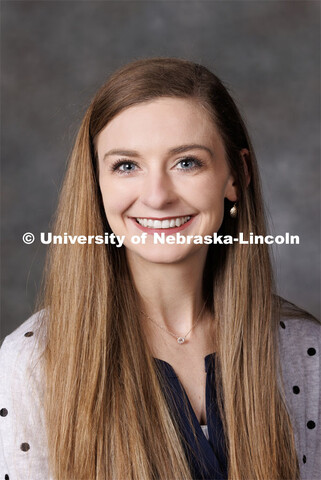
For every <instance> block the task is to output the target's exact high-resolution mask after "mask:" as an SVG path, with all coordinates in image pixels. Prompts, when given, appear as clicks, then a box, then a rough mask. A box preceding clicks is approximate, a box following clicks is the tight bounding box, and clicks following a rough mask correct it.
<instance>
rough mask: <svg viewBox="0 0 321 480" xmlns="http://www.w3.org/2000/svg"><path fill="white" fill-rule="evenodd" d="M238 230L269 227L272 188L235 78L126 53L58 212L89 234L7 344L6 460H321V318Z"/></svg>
mask: <svg viewBox="0 0 321 480" xmlns="http://www.w3.org/2000/svg"><path fill="white" fill-rule="evenodd" d="M241 233H242V234H243V238H244V239H248V238H249V236H250V234H251V233H252V234H253V235H263V236H264V235H265V234H266V227H265V220H264V212H263V206H262V197H261V191H260V183H259V176H258V171H257V165H256V160H255V155H254V151H253V148H252V145H251V142H250V139H249V136H248V133H247V131H246V127H245V125H244V122H243V121H242V118H241V116H240V114H239V112H238V110H237V107H236V106H235V103H234V102H233V100H232V98H231V97H230V95H229V93H228V92H227V90H226V88H225V87H224V86H223V85H222V83H221V82H220V80H219V79H218V78H217V77H216V76H215V75H214V74H213V73H211V72H209V71H208V70H207V69H206V68H205V67H203V66H200V65H197V64H194V63H192V62H188V61H185V60H179V59H170V58H154V59H153V58H152V59H146V60H140V61H136V62H134V63H132V64H129V65H127V66H125V67H124V68H122V69H121V70H119V71H117V72H116V73H115V74H114V75H112V77H111V78H110V79H109V80H108V82H107V83H106V84H105V85H104V86H103V87H102V88H101V90H100V91H99V92H98V93H97V95H96V96H95V98H94V100H93V102H92V103H91V105H90V107H89V108H88V110H87V113H86V114H85V117H84V120H83V122H82V125H81V127H80V131H79V134H78V137H77V140H76V143H75V147H74V150H73V153H72V156H71V159H70V163H69V167H68V171H67V175H66V179H65V182H64V185H63V189H62V192H61V197H60V202H59V207H58V211H57V215H56V220H55V226H54V234H55V235H61V236H62V237H63V236H64V235H65V234H68V235H72V236H80V235H84V236H87V238H88V239H89V236H91V240H90V241H89V240H88V241H87V243H83V244H82V243H77V242H76V243H66V244H55V245H52V246H51V249H50V251H49V257H48V264H47V269H46V276H45V288H44V295H43V300H42V303H41V305H40V306H38V309H39V310H40V312H39V313H37V314H35V315H34V316H33V317H31V318H30V319H29V320H28V321H27V322H25V323H24V324H23V325H22V326H21V327H19V328H18V329H17V330H16V331H15V332H14V333H12V334H11V335H9V336H8V337H7V338H6V339H5V341H4V344H3V346H2V349H1V375H2V377H3V378H2V386H1V405H0V408H1V418H0V420H1V422H0V428H1V437H2V442H3V447H2V451H3V466H1V469H2V470H1V475H2V477H1V478H5V479H11V480H17V479H19V480H20V479H21V480H22V479H23V480H25V479H27V478H30V479H32V480H40V479H41V480H42V479H43V480H44V479H48V478H50V479H53V480H82V479H86V480H88V479H90V480H102V479H108V480H127V479H128V480H154V479H162V480H170V479H175V480H178V479H226V478H229V479H231V480H232V479H242V480H249V479H260V480H281V479H291V480H292V479H293V480H294V479H298V478H300V477H301V478H302V479H309V480H312V479H316V478H319V477H318V475H319V473H320V471H319V469H320V430H319V419H318V413H319V396H318V382H319V370H318V369H319V352H320V345H319V340H318V337H319V334H320V329H319V324H318V322H317V321H315V320H313V319H312V318H311V317H310V316H309V315H307V314H304V313H303V312H301V311H299V310H298V309H296V308H295V307H293V308H290V305H289V304H286V303H285V302H282V301H281V300H280V299H279V298H278V297H277V296H276V295H275V294H274V293H275V290H274V285H273V279H272V272H271V265H270V259H269V252H268V246H267V245H266V244H246V243H241V242H240V241H233V243H232V242H231V239H235V238H239V236H240V234H241ZM98 236H100V237H99V238H100V239H101V238H103V239H104V242H103V243H102V244H99V243H95V242H96V241H97V242H98V240H97V238H98ZM94 237H95V238H94ZM214 238H216V240H217V241H216V243H215V242H214ZM210 239H213V241H210ZM225 239H228V240H227V242H228V243H224V242H223V240H225ZM40 307H41V308H40ZM38 309H37V310H38Z"/></svg>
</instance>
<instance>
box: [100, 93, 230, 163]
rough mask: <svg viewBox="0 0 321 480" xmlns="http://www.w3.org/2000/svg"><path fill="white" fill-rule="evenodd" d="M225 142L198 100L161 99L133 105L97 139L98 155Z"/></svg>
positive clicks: (105, 128) (110, 123)
mask: <svg viewBox="0 0 321 480" xmlns="http://www.w3.org/2000/svg"><path fill="white" fill-rule="evenodd" d="M204 142H205V143H207V144H213V143H218V142H220V143H221V142H222V140H221V138H220V135H219V133H218V131H217V128H216V126H215V124H214V122H213V120H212V119H211V117H210V115H209V113H208V112H207V111H206V110H205V108H204V107H203V105H202V104H201V103H200V102H199V101H197V100H194V99H184V98H171V97H164V98H158V99H155V100H152V101H149V102H144V103H140V104H137V105H133V106H131V107H129V108H127V109H125V110H123V111H121V112H120V113H119V114H118V115H116V116H115V117H114V118H113V119H112V120H111V121H110V122H109V123H108V124H107V125H106V126H105V127H104V128H103V130H102V131H101V132H100V133H99V134H98V135H97V138H96V142H95V143H96V147H97V151H98V155H99V156H101V155H102V154H104V153H103V151H105V150H106V149H107V148H108V149H113V148H124V147H126V148H132V149H134V148H138V147H139V146H141V147H145V146H147V145H151V144H152V145H153V146H154V147H157V146H159V148H162V147H168V148H170V147H172V148H173V147H175V146H177V145H179V144H187V143H195V144H200V143H204Z"/></svg>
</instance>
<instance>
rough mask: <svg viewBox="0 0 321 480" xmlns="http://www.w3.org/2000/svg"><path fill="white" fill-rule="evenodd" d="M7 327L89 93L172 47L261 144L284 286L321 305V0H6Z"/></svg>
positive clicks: (21, 304)
mask: <svg viewBox="0 0 321 480" xmlns="http://www.w3.org/2000/svg"><path fill="white" fill-rule="evenodd" d="M1 8H2V70H1V71H2V91H1V93H2V127H1V129H2V220H3V222H2V269H1V273H2V277H1V280H2V307H1V308H2V310H1V334H0V337H1V338H3V337H4V336H5V335H7V334H8V333H9V332H11V331H12V330H13V329H14V328H16V327H17V326H18V325H19V324H20V323H22V322H23V321H24V320H26V319H27V318H28V316H30V314H31V313H32V311H33V305H34V299H35V295H36V293H37V289H38V287H39V282H40V277H41V272H42V268H43V263H44V255H45V246H42V245H41V244H40V242H39V241H36V242H35V243H34V244H33V245H30V246H28V245H24V244H23V242H22V238H21V237H22V235H23V233H25V232H33V233H34V234H35V235H36V236H37V235H39V232H41V231H45V232H46V231H49V230H50V227H49V221H50V218H51V216H52V214H53V212H54V209H55V206H56V203H57V196H58V191H59V187H60V185H61V181H62V178H63V174H64V171H65V166H66V160H67V157H68V154H69V153H70V150H71V146H72V143H73V139H74V136H75V132H76V131H77V127H78V126H79V122H80V119H81V117H82V114H83V113H84V110H85V107H86V106H87V105H88V103H89V100H90V98H91V97H92V95H93V94H94V92H95V91H96V89H97V88H98V87H99V86H100V84H102V83H103V82H104V81H105V79H106V77H107V76H108V75H109V74H110V73H111V72H112V71H113V70H114V69H116V68H118V67H119V66H121V65H123V64H124V63H126V62H128V61H130V60H133V59H137V58H141V57H145V56H176V57H184V58H188V59H191V60H194V61H197V62H200V63H203V64H205V65H206V66H208V67H209V68H210V69H212V70H213V71H214V72H215V73H217V74H218V76H220V77H221V78H222V80H223V81H224V82H225V83H226V84H227V86H228V87H229V88H230V90H231V92H232V94H233V95H234V98H235V99H236V101H237V102H238V103H239V105H240V107H241V111H242V112H243V114H244V115H245V119H246V120H247V124H248V127H249V131H250V133H251V136H252V139H253V143H254V147H255V149H256V153H257V157H258V161H259V165H260V168H261V175H262V180H263V185H264V192H265V198H266V204H267V208H268V212H269V216H270V217H271V227H270V229H271V232H272V233H274V234H284V233H285V232H290V233H293V234H298V235H300V238H301V244H300V245H299V246H279V247H278V248H277V249H275V250H274V256H275V264H276V273H277V279H278V287H279V292H280V293H281V294H282V295H283V296H285V297H286V298H288V299H289V300H291V301H293V302H295V303H297V304H298V305H300V306H302V307H304V308H306V309H307V310H309V311H310V312H312V313H314V314H316V315H319V292H320V277H319V268H320V263H319V260H320V255H319V254H320V252H319V244H320V237H319V235H320V211H319V201H320V199H319V161H320V145H319V129H320V118H319V96H320V92H319V83H320V64H319V54H320V51H319V42H320V20H319V18H320V3H319V2H310V1H304V2H303V1H292V2H291V1H257V2H255V1H250V2H245V1H234V2H229V1H226V0H225V1H223V2H222V1H221V2H216V1H145V2H144V1H140V2H138V1H128V2H127V1H100V2H96V1H8V2H5V1H2V2H1Z"/></svg>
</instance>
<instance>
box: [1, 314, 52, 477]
mask: <svg viewBox="0 0 321 480" xmlns="http://www.w3.org/2000/svg"><path fill="white" fill-rule="evenodd" d="M31 318H32V320H34V319H33V317H31ZM36 340H37V334H36V331H35V330H34V329H33V321H30V319H29V321H27V322H25V323H24V324H22V325H21V326H20V327H19V328H18V329H17V330H15V332H13V333H12V334H11V335H9V336H7V337H6V338H5V340H4V342H3V344H2V347H1V349H0V478H1V479H5V480H50V476H49V472H48V461H47V439H46V431H45V421H44V410H43V403H42V393H43V380H42V378H41V369H40V368H39V366H40V358H39V357H38V354H39V351H38V350H37V348H36V343H37V342H36Z"/></svg>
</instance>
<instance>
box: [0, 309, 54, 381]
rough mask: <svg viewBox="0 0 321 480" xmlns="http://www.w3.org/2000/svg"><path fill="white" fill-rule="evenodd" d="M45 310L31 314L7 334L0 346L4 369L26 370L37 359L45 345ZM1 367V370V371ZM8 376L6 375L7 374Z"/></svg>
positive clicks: (0, 360) (0, 361) (32, 365)
mask: <svg viewBox="0 0 321 480" xmlns="http://www.w3.org/2000/svg"><path fill="white" fill-rule="evenodd" d="M45 318H46V311H45V310H41V311H40V312H37V313H35V314H34V315H32V316H31V317H30V318H28V320H26V321H25V322H23V323H22V324H21V325H20V326H19V327H18V328H16V329H15V330H14V331H13V332H12V333H10V334H9V335H7V336H6V337H5V338H4V340H3V342H2V345H1V348H0V363H1V364H2V365H6V369H5V370H6V371H7V372H8V369H9V370H10V371H13V370H14V371H15V373H16V374H18V373H19V372H24V373H25V372H26V370H28V369H30V368H32V367H34V366H35V364H36V363H37V362H38V361H39V358H40V357H41V354H42V353H43V351H44V346H45V342H44V340H45V335H44V330H45V329H44V327H45ZM3 370H4V369H3V368H1V371H2V373H3ZM7 376H8V375H7Z"/></svg>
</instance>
